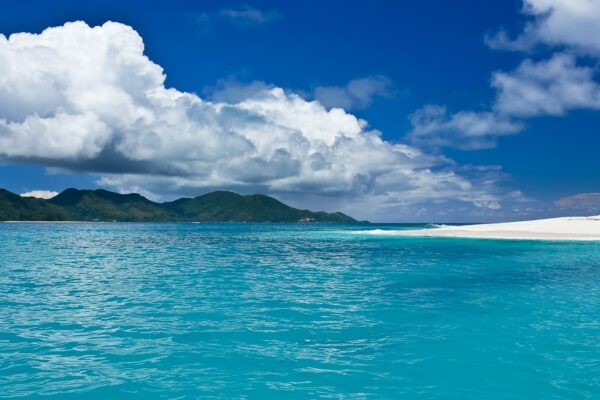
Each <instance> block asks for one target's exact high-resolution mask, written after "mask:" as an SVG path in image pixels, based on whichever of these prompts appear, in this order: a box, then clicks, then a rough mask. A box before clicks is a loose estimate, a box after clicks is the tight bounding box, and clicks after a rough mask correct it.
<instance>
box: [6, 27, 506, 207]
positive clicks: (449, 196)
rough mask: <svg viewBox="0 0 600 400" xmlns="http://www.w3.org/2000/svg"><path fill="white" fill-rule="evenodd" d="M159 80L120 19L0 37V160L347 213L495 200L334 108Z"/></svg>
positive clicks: (488, 189) (271, 91)
mask: <svg viewBox="0 0 600 400" xmlns="http://www.w3.org/2000/svg"><path fill="white" fill-rule="evenodd" d="M164 82H165V74H164V72H163V70H162V68H161V67H160V66H159V65H157V64H155V63H153V62H152V61H151V60H150V59H148V57H147V56H145V55H144V43H143V40H142V38H141V37H140V36H139V35H138V34H137V32H136V31H134V30H133V29H132V28H131V27H129V26H126V25H123V24H120V23H114V22H107V23H105V24H104V25H102V26H96V27H90V26H88V25H87V24H85V23H84V22H74V23H67V24H65V25H64V26H59V27H54V28H48V29H46V30H44V31H43V32H42V33H40V34H30V33H17V34H13V35H10V37H8V38H7V37H5V36H3V35H0V157H1V158H3V159H4V160H5V161H9V162H28V163H38V164H42V165H46V166H48V167H52V168H59V169H65V170H71V171H82V172H88V173H95V174H98V175H99V176H100V178H99V179H100V183H101V184H102V185H104V186H107V187H110V188H113V189H118V190H120V191H139V192H141V193H145V194H154V195H155V196H154V198H156V195H158V196H160V195H169V194H170V195H181V194H184V195H195V194H199V193H201V192H204V191H207V190H212V189H215V188H229V189H235V190H239V191H242V192H244V191H262V192H268V193H272V194H273V193H280V194H283V195H286V194H290V195H294V196H295V197H294V198H302V196H304V197H305V198H307V199H309V198H313V199H314V198H331V199H333V198H335V199H336V201H338V202H339V201H342V202H343V201H348V203H349V205H347V207H342V208H343V209H346V210H347V209H348V208H350V207H352V204H350V203H354V204H364V201H366V200H369V201H370V202H372V203H371V204H372V205H373V206H374V207H378V206H381V207H384V208H385V207H391V208H394V207H400V206H406V205H412V204H417V203H423V202H437V203H439V202H444V201H458V202H464V203H468V204H472V205H475V206H476V207H484V208H485V207H488V208H492V209H495V208H498V207H499V201H500V200H501V198H502V196H503V194H502V191H501V190H500V189H498V187H497V186H496V185H495V181H494V180H493V179H492V180H490V178H489V177H487V178H486V183H485V184H479V183H477V184H476V183H474V182H473V180H472V179H474V178H470V177H469V173H468V172H465V173H458V172H456V170H455V168H454V167H453V164H452V162H451V161H449V160H447V159H445V158H443V157H441V156H431V155H427V154H425V153H423V152H422V151H420V150H418V149H417V148H415V147H411V146H408V145H405V144H401V143H391V142H388V141H385V140H383V139H382V138H381V137H380V134H379V132H377V131H375V130H372V129H370V128H369V127H368V125H367V123H366V122H365V121H364V120H361V119H359V118H357V117H356V116H354V115H352V114H349V113H348V112H346V111H344V110H343V109H341V108H331V109H327V108H326V107H324V106H323V105H322V104H321V103H320V102H318V101H307V100H305V99H303V98H302V97H300V96H299V95H297V94H294V93H288V92H286V91H284V90H283V89H281V88H277V87H265V88H261V90H256V91H255V92H253V93H252V96H250V97H246V98H245V99H244V100H241V101H237V102H225V101H216V100H213V101H206V100H203V99H202V98H200V97H199V96H197V95H196V94H193V93H187V92H183V91H179V90H177V89H174V88H167V87H165V85H164ZM490 182H491V183H490ZM320 204H327V205H328V206H331V207H334V206H335V207H338V206H340V204H335V203H334V202H323V201H321V203H320ZM342 206H343V204H342ZM325 208H328V207H325ZM362 215H368V212H367V211H366V210H364V207H363V212H361V213H360V214H359V217H360V216H362Z"/></svg>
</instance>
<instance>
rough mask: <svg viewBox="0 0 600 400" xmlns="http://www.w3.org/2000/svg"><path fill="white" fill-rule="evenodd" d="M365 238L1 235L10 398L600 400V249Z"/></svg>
mask: <svg viewBox="0 0 600 400" xmlns="http://www.w3.org/2000/svg"><path fill="white" fill-rule="evenodd" d="M369 228H371V226H370V227H369ZM372 228H378V226H372ZM383 228H384V229H390V228H391V227H389V226H383ZM393 228H394V229H398V226H394V227H393ZM357 229H364V226H359V227H357V226H354V227H353V226H340V225H338V226H336V225H278V224H126V223H121V224H102V223H98V224H92V223H83V224H0V254H1V258H0V398H13V397H15V398H16V397H26V398H39V397H43V398H45V399H125V398H143V399H162V398H164V399H196V398H198V399H226V398H227V399H228V398H247V399H257V398H260V399H266V398H269V399H278V398H281V399H314V398H329V399H398V398H403V399H411V398H414V399H423V398H427V399H506V398H510V399H563V398H568V399H586V398H590V399H593V398H600V243H577V242H543V241H542V242H540V241H510V240H498V241H496V240H473V239H442V238H437V239H436V238H403V237H378V236H372V235H357V234H352V233H351V232H350V231H352V230H357Z"/></svg>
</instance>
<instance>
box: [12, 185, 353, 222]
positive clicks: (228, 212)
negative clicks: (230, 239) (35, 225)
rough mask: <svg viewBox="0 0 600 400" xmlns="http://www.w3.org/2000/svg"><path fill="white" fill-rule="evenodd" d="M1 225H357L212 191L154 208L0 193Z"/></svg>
mask: <svg viewBox="0 0 600 400" xmlns="http://www.w3.org/2000/svg"><path fill="white" fill-rule="evenodd" d="M0 221H3V222H285V223H356V222H358V221H356V220H355V219H354V218H352V217H350V216H348V215H346V214H343V213H341V212H334V213H327V212H323V211H310V210H301V209H297V208H294V207H291V206H288V205H287V204H284V203H282V202H280V201H279V200H277V199H275V198H273V197H270V196H266V195H262V194H254V195H240V194H237V193H234V192H228V191H216V192H211V193H208V194H204V195H202V196H197V197H194V198H181V199H178V200H175V201H171V202H165V203H156V202H153V201H151V200H149V199H147V198H145V197H143V196H141V195H139V194H137V193H130V194H119V193H115V192H111V191H108V190H103V189H97V190H79V189H73V188H70V189H66V190H64V191H63V192H61V193H59V194H58V195H57V196H55V197H52V198H50V199H47V200H45V199H39V198H34V197H22V196H19V195H17V194H15V193H12V192H9V191H8V190H5V189H0Z"/></svg>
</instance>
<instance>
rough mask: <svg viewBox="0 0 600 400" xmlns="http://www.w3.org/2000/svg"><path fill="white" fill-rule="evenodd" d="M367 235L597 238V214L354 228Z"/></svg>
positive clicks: (599, 230) (599, 218)
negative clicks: (486, 222)
mask: <svg viewBox="0 0 600 400" xmlns="http://www.w3.org/2000/svg"><path fill="white" fill-rule="evenodd" d="M356 233H361V234H368V235H390V236H431V237H461V238H481V239H528V240H531V239H533V240H598V241H600V215H598V216H591V217H562V218H548V219H539V220H533V221H519V222H504V223H497V224H478V225H462V226H456V225H455V226H441V227H438V228H424V229H406V230H384V229H372V230H363V231H357V232H356Z"/></svg>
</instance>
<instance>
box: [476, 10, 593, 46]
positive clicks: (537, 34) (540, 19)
mask: <svg viewBox="0 0 600 400" xmlns="http://www.w3.org/2000/svg"><path fill="white" fill-rule="evenodd" d="M522 10H523V13H524V14H526V15H528V16H530V17H532V18H533V20H532V21H530V22H529V23H528V24H527V25H526V26H525V29H524V30H523V32H522V33H521V34H519V35H518V36H517V37H516V38H515V39H511V38H510V35H509V34H508V33H507V32H506V31H505V30H500V31H499V32H498V33H497V34H495V35H493V36H491V37H488V38H487V42H488V44H489V45H490V46H491V47H493V48H501V49H511V50H527V49H530V48H532V47H533V46H535V45H537V44H546V45H549V46H566V47H570V48H573V49H574V50H576V51H578V52H581V53H586V54H591V55H595V56H598V55H600V24H599V23H598V21H600V0H524V2H523V8H522Z"/></svg>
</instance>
